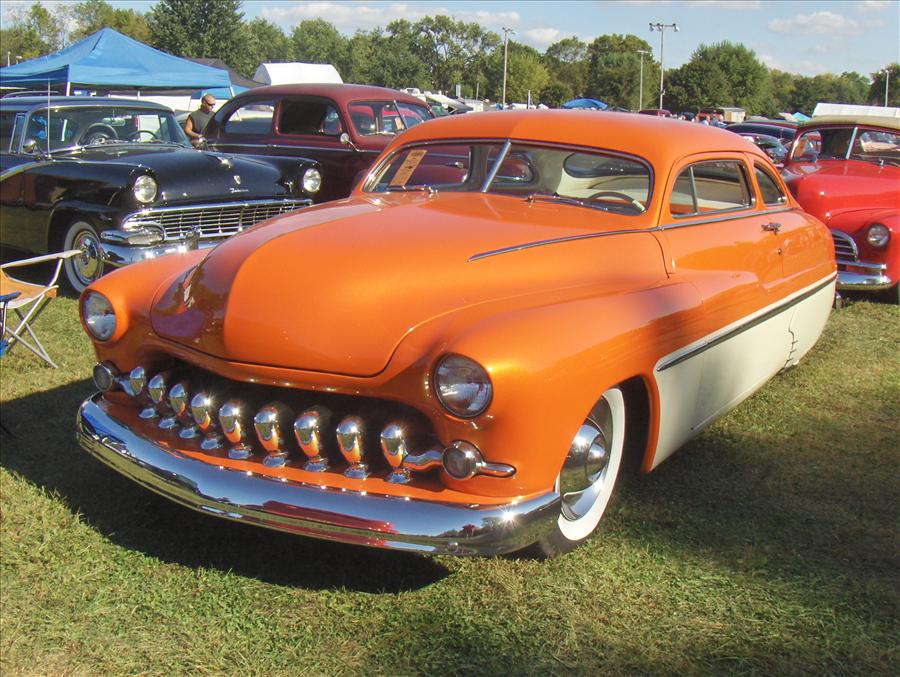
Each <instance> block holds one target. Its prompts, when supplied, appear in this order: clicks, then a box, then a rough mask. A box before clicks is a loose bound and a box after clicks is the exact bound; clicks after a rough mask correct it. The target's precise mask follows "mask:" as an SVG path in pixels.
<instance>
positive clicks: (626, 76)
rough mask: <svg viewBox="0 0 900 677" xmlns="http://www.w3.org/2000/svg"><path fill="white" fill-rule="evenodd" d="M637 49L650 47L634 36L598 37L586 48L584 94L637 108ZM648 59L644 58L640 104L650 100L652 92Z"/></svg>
mask: <svg viewBox="0 0 900 677" xmlns="http://www.w3.org/2000/svg"><path fill="white" fill-rule="evenodd" d="M639 50H643V51H647V52H650V51H651V49H650V45H649V43H647V41H646V40H642V39H641V38H639V37H637V36H636V35H601V36H600V37H598V38H596V39H595V40H594V41H593V42H592V43H591V44H590V45H588V55H589V60H590V63H589V66H588V76H587V83H588V86H587V90H588V91H587V94H588V95H589V96H591V97H594V98H597V99H600V100H602V101H605V102H606V103H608V104H610V105H611V106H621V107H623V108H637V106H638V103H639V101H640V100H641V98H642V97H641V96H640V92H639V91H638V90H639V88H640V76H641V55H640V54H639V53H638V51H639ZM654 64H655V62H654V61H653V59H652V57H650V58H645V59H644V93H643V101H644V102H645V103H644V105H646V104H647V102H650V101H652V100H653V93H654V92H656V86H655V85H654V84H653V83H654V82H655V76H654V73H656V74H658V73H659V67H658V66H656V67H654Z"/></svg>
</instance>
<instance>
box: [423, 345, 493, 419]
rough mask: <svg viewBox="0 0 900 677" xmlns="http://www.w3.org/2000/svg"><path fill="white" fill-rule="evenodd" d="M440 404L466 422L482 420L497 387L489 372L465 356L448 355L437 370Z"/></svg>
mask: <svg viewBox="0 0 900 677" xmlns="http://www.w3.org/2000/svg"><path fill="white" fill-rule="evenodd" d="M434 388H435V393H436V394H437V398H438V400H440V402H441V404H442V405H444V407H445V408H446V409H447V411H449V412H450V413H451V414H455V415H456V416H461V417H462V418H472V417H473V416H478V414H480V413H481V412H483V411H484V410H485V409H487V408H488V405H489V404H490V403H491V395H492V393H493V386H492V385H491V379H490V377H489V376H488V373H487V371H485V369H484V367H482V366H481V365H480V364H478V363H477V362H474V361H472V360H470V359H469V358H468V357H463V356H462V355H446V356H444V357H442V358H441V360H440V361H439V362H438V364H437V367H436V368H435V370H434Z"/></svg>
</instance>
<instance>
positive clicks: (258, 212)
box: [0, 96, 322, 291]
mask: <svg viewBox="0 0 900 677" xmlns="http://www.w3.org/2000/svg"><path fill="white" fill-rule="evenodd" d="M321 181H322V177H321V172H320V168H319V165H318V163H316V162H314V161H312V160H308V159H304V158H297V157H293V158H282V157H272V158H248V157H242V156H235V155H231V154H226V153H212V152H206V151H199V150H195V149H193V148H191V145H190V144H189V143H188V140H187V137H186V136H185V134H184V131H183V130H182V129H181V127H179V125H178V124H177V122H176V121H175V117H174V115H173V113H172V111H171V110H169V109H168V108H166V107H165V106H161V105H159V104H156V103H152V102H149V101H133V100H127V99H107V98H98V97H62V96H52V97H49V98H48V97H19V98H8V97H7V98H4V99H2V100H0V221H2V228H0V244H2V245H3V246H4V247H11V248H14V249H17V250H22V251H26V252H34V253H45V252H52V251H59V250H63V249H80V250H81V251H82V255H81V256H79V257H75V258H73V259H69V260H68V261H67V263H66V269H65V273H66V278H67V280H68V282H69V284H70V285H71V286H72V287H73V288H74V289H75V290H78V291H80V290H81V289H84V287H86V286H87V285H88V284H89V283H91V282H92V281H93V280H96V279H97V278H98V277H100V276H101V275H102V274H103V273H104V272H105V271H108V270H109V269H110V268H111V267H118V266H122V265H125V264H128V263H133V262H135V261H139V260H143V259H147V258H154V257H156V256H160V255H162V254H167V253H171V252H175V251H184V250H187V249H193V248H196V247H205V246H213V245H215V244H216V243H218V242H219V241H221V240H222V239H223V238H225V237H227V236H229V235H232V234H233V233H237V232H238V231H240V230H243V229H245V228H247V227H249V226H252V225H253V224H255V223H258V222H260V221H263V220H264V219H267V218H270V217H272V216H276V215H278V214H283V213H285V212H288V211H292V210H294V209H297V208H299V207H305V206H307V205H310V204H311V203H312V196H313V195H314V194H315V193H316V192H317V191H318V190H319V187H320V185H321Z"/></svg>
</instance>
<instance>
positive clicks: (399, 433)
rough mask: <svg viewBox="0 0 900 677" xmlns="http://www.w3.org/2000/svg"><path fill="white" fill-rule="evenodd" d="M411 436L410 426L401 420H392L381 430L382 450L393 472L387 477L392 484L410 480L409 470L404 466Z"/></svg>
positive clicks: (404, 482)
mask: <svg viewBox="0 0 900 677" xmlns="http://www.w3.org/2000/svg"><path fill="white" fill-rule="evenodd" d="M409 436H410V428H409V426H408V425H406V424H405V423H403V422H401V421H391V422H390V423H388V424H387V425H386V426H385V427H384V429H383V430H382V431H381V436H380V440H381V452H382V453H383V454H384V457H385V459H387V462H388V464H389V465H390V466H391V472H390V474H389V475H388V476H387V477H386V478H385V479H386V480H387V481H388V482H391V483H392V484H406V483H407V482H409V479H410V473H409V470H408V469H407V468H405V467H404V466H403V462H404V461H405V460H406V457H407V456H409Z"/></svg>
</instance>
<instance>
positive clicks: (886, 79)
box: [878, 68, 891, 108]
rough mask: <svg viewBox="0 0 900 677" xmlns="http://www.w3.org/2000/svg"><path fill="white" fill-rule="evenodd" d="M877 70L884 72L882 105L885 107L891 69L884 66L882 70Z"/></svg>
mask: <svg viewBox="0 0 900 677" xmlns="http://www.w3.org/2000/svg"><path fill="white" fill-rule="evenodd" d="M878 72H879V73H884V107H885V108H887V105H888V83H889V82H890V81H891V69H890V68H885V69H884V70H881V71H878Z"/></svg>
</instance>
